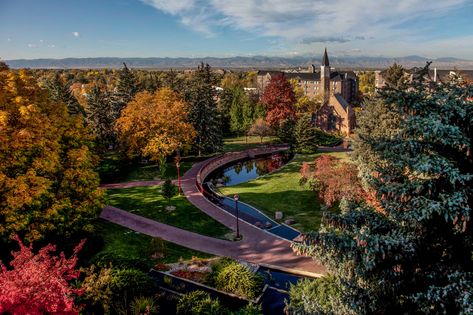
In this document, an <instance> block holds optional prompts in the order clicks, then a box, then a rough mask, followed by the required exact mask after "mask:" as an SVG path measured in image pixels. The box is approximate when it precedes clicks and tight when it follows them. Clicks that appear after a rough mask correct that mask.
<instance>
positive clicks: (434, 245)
mask: <svg viewBox="0 0 473 315" xmlns="http://www.w3.org/2000/svg"><path fill="white" fill-rule="evenodd" d="M426 70H427V68H426V69H424V70H423V72H420V73H417V74H416V75H415V76H414V80H413V82H412V83H407V82H405V84H407V86H406V85H404V84H403V85H397V86H396V85H388V86H387V87H386V88H385V89H384V90H383V91H381V97H380V99H379V100H377V101H369V102H368V103H367V104H366V109H365V110H364V111H363V114H362V115H361V116H360V117H359V120H358V123H359V128H358V138H359V140H358V141H357V143H356V147H355V157H356V162H357V164H358V167H359V170H360V174H361V179H362V181H363V183H364V184H365V185H367V186H369V187H370V188H372V189H373V190H374V191H375V192H376V197H377V199H378V201H379V204H380V209H378V210H376V209H374V208H372V207H369V206H366V205H361V206H360V205H356V204H348V205H347V206H346V207H345V208H344V211H343V212H342V213H341V214H328V213H327V214H326V215H325V217H324V220H323V224H322V227H321V229H320V231H319V232H317V233H315V232H314V233H310V234H308V235H307V236H306V237H305V239H304V240H303V241H302V242H300V243H296V244H294V245H293V246H294V248H295V250H296V251H298V252H300V253H305V254H307V255H311V256H314V257H316V258H317V259H319V260H320V261H321V262H323V263H324V264H325V265H326V266H327V268H328V269H329V271H330V272H332V273H333V275H334V276H335V277H336V282H335V285H336V286H338V287H339V288H341V290H340V291H339V292H341V295H340V297H339V298H337V299H339V300H338V303H337V304H338V305H340V307H339V308H337V309H335V310H334V312H335V313H339V314H372V313H379V314H387V313H389V314H405V313H409V314H412V313H426V314H468V313H471V312H472V307H471V306H472V305H473V295H472V294H471V292H473V261H472V250H473V242H472V236H473V235H472V234H473V233H472V231H473V229H472V226H471V221H470V219H471V214H472V213H471V211H472V204H473V182H472V181H473V176H472V174H473V159H472V155H471V146H472V144H473V134H472V129H471V126H472V125H473V103H472V101H471V96H472V95H473V86H471V85H465V84H464V83H463V82H460V81H459V80H453V81H451V82H446V83H444V84H438V83H435V82H430V81H427V80H425V74H426V73H427V72H426Z"/></svg>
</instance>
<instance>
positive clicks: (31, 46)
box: [26, 43, 36, 48]
mask: <svg viewBox="0 0 473 315" xmlns="http://www.w3.org/2000/svg"><path fill="white" fill-rule="evenodd" d="M26 46H28V48H36V45H35V44H31V43H30V44H28V45H26Z"/></svg>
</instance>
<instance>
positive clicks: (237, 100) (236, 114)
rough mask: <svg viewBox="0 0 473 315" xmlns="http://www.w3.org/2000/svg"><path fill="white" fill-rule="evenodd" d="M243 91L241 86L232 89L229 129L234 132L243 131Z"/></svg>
mask: <svg viewBox="0 0 473 315" xmlns="http://www.w3.org/2000/svg"><path fill="white" fill-rule="evenodd" d="M244 93H245V92H244V91H243V89H242V88H241V87H239V86H238V87H234V88H233V89H232V105H231V107H230V130H231V131H232V132H234V133H236V134H240V133H241V132H244V131H245V130H244V125H243V102H244V101H245V100H244Z"/></svg>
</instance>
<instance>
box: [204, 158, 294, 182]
mask: <svg viewBox="0 0 473 315" xmlns="http://www.w3.org/2000/svg"><path fill="white" fill-rule="evenodd" d="M291 157H292V156H291V155H290V154H289V153H287V152H283V153H276V154H272V155H269V156H266V157H262V158H257V159H249V160H245V161H241V162H238V163H236V164H234V165H232V166H229V167H226V168H224V169H221V170H217V171H215V172H214V173H212V174H211V175H210V177H209V181H210V182H212V184H213V185H214V186H216V187H221V186H234V185H238V184H240V183H243V182H247V181H249V180H252V179H255V178H257V177H258V176H261V175H265V174H268V173H270V172H273V171H275V170H277V169H279V168H281V166H283V165H284V164H286V163H287V162H288V161H289V160H290V158H291Z"/></svg>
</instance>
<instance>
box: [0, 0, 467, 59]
mask: <svg viewBox="0 0 473 315" xmlns="http://www.w3.org/2000/svg"><path fill="white" fill-rule="evenodd" d="M472 17H473V0H442V1H441V0H430V1H425V0H237V1H233V0H82V1H72V0H0V58H2V59H18V58H64V57H100V56H102V57H103V56H116V57H203V56H216V57H227V56H237V55H240V56H248V55H269V56H274V55H277V56H297V55H317V56H318V55H320V54H321V51H322V49H323V47H328V49H329V52H330V53H331V54H332V55H354V56H356V55H364V56H380V55H382V56H392V57H396V56H398V57H399V56H407V55H422V56H426V57H432V58H436V57H447V56H448V57H457V58H466V59H473V21H472Z"/></svg>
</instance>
